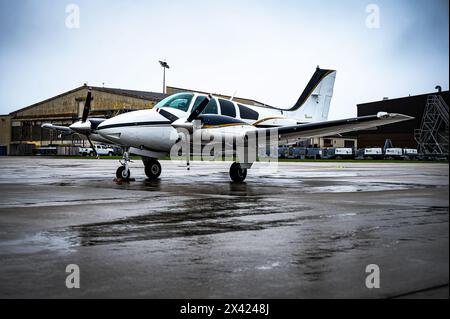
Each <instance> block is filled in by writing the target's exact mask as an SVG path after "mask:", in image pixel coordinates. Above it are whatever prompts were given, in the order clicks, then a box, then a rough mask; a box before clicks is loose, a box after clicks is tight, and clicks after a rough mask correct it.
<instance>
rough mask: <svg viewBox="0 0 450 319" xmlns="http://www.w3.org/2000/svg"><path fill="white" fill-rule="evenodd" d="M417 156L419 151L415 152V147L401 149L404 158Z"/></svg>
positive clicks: (411, 158)
mask: <svg viewBox="0 0 450 319" xmlns="http://www.w3.org/2000/svg"><path fill="white" fill-rule="evenodd" d="M418 156H419V153H418V152H417V149H415V148H405V149H403V157H404V159H406V160H413V159H417V157H418Z"/></svg>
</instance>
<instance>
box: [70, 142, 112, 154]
mask: <svg viewBox="0 0 450 319" xmlns="http://www.w3.org/2000/svg"><path fill="white" fill-rule="evenodd" d="M94 147H95V150H96V151H97V154H98V155H108V156H113V155H114V149H113V148H112V147H109V146H107V145H94ZM78 153H79V154H80V155H82V156H87V155H89V156H94V154H95V153H94V150H93V149H92V148H91V147H80V149H79V151H78Z"/></svg>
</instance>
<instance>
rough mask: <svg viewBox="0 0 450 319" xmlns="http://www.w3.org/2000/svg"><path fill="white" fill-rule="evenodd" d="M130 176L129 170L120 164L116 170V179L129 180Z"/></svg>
mask: <svg viewBox="0 0 450 319" xmlns="http://www.w3.org/2000/svg"><path fill="white" fill-rule="evenodd" d="M130 176H131V173H130V170H129V169H127V168H126V167H125V166H120V167H119V168H118V169H117V171H116V177H117V178H118V179H123V180H129V179H130Z"/></svg>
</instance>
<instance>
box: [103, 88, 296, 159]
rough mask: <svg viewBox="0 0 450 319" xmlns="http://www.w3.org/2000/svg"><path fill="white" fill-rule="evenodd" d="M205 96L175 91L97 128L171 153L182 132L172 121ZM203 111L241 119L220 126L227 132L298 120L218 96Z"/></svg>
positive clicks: (118, 140) (130, 143) (116, 139)
mask: <svg viewBox="0 0 450 319" xmlns="http://www.w3.org/2000/svg"><path fill="white" fill-rule="evenodd" d="M177 97H179V98H178V99H177ZM205 97H206V95H203V94H197V93H195V94H194V93H180V94H175V95H172V96H169V97H168V98H166V99H165V100H163V101H161V102H160V103H158V104H157V105H156V106H155V107H154V108H153V109H148V110H139V111H132V112H128V113H124V114H121V115H118V116H115V117H113V118H111V119H108V120H106V121H104V122H102V123H101V124H100V125H99V126H98V127H97V131H96V133H97V134H99V135H100V136H101V137H102V138H103V139H107V140H109V141H110V142H111V143H114V144H117V145H122V146H124V147H134V148H138V149H145V150H149V151H153V152H164V153H168V152H170V149H171V148H172V147H173V145H174V144H175V143H176V142H177V141H178V140H179V134H178V132H177V130H176V129H175V128H174V126H173V125H172V123H173V122H175V121H177V120H179V119H186V118H187V117H188V116H189V114H190V113H191V112H192V111H193V110H194V108H195V107H196V105H198V103H199V100H201V99H203V98H205ZM203 113H208V114H218V115H225V116H229V117H233V118H235V119H237V120H240V121H242V125H239V123H236V125H232V126H230V127H228V126H226V125H217V126H216V127H221V128H222V131H223V132H224V133H226V131H228V130H229V131H232V132H235V131H236V130H242V131H245V130H247V129H249V126H250V125H252V127H275V126H284V125H295V124H297V123H298V120H296V119H289V118H286V117H285V115H284V114H283V111H282V110H277V109H269V108H264V107H257V106H250V105H244V104H242V103H235V102H232V101H229V100H223V99H218V98H213V100H212V101H211V102H210V104H208V107H207V108H206V109H205V112H203ZM249 124H250V125H249ZM214 128H215V126H214V125H211V126H210V129H214ZM204 129H208V128H204Z"/></svg>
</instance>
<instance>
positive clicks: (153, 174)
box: [145, 159, 161, 180]
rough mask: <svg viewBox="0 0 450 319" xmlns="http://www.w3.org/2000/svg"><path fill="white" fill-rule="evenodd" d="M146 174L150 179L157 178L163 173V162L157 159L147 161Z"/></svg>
mask: <svg viewBox="0 0 450 319" xmlns="http://www.w3.org/2000/svg"><path fill="white" fill-rule="evenodd" d="M145 175H147V177H148V178H149V179H152V180H154V179H157V178H158V177H159V175H161V164H159V162H158V161H157V160H155V159H149V160H146V161H145Z"/></svg>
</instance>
